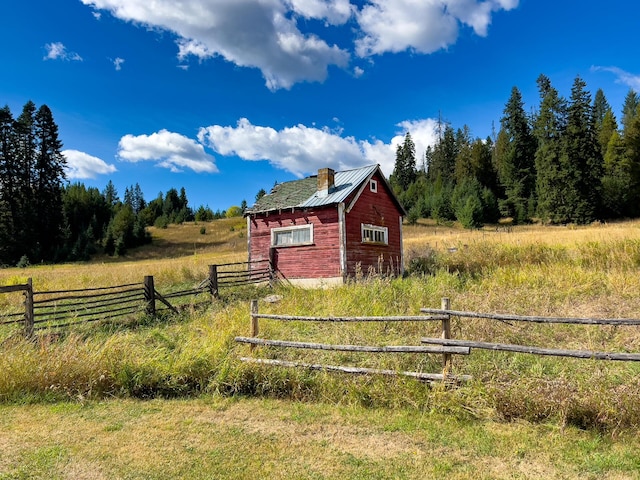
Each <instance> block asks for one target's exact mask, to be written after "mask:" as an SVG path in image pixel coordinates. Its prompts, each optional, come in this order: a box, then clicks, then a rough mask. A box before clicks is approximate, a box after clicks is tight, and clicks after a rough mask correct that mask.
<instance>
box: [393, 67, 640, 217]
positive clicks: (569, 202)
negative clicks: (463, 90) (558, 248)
mask: <svg viewBox="0 0 640 480" xmlns="http://www.w3.org/2000/svg"><path fill="white" fill-rule="evenodd" d="M537 86H538V92H539V104H538V105H537V107H536V108H535V109H533V113H531V114H527V112H526V110H525V105H524V102H523V100H522V95H521V93H520V91H519V89H518V88H517V87H513V89H512V91H511V95H510V97H509V99H508V101H507V103H506V104H505V107H504V111H503V116H502V118H501V120H500V129H499V131H498V132H497V133H494V134H493V135H492V136H490V137H488V138H486V139H481V138H475V139H474V138H472V137H471V132H470V130H469V128H468V127H467V126H463V127H462V128H458V129H457V130H455V129H454V128H453V127H452V126H451V125H448V124H445V123H443V122H442V121H439V122H438V125H437V129H436V130H437V131H436V134H437V141H436V143H435V145H434V146H433V147H428V148H427V151H426V152H425V153H424V156H423V157H422V158H421V161H420V162H419V163H418V164H417V162H416V151H415V144H414V142H413V140H412V138H411V134H410V133H407V134H406V136H405V139H404V142H403V143H402V144H401V145H398V147H397V150H396V161H395V168H394V171H393V174H392V175H391V177H390V179H389V180H390V183H391V185H392V187H393V189H394V191H395V193H396V194H397V195H398V198H399V199H400V201H401V202H402V204H403V205H404V207H405V209H406V210H407V212H408V215H407V220H408V222H409V223H415V222H417V220H418V219H419V218H423V217H429V218H433V219H435V220H437V221H439V222H446V221H453V220H457V221H459V222H460V223H461V224H462V225H463V226H464V227H466V228H477V227H480V226H481V225H483V224H485V223H495V222H497V221H498V220H499V219H501V218H509V219H511V221H512V222H513V224H522V223H527V222H532V221H540V222H542V223H547V224H567V223H573V224H587V223H591V222H593V221H597V220H607V219H618V218H633V217H638V216H639V215H640V97H639V96H638V94H637V93H636V92H635V91H633V90H630V91H629V92H628V94H627V95H626V97H625V100H624V105H623V106H622V118H621V119H620V123H618V119H617V118H616V115H615V114H614V112H613V109H612V107H611V106H610V105H609V103H608V101H607V99H606V97H605V95H604V92H603V91H602V90H598V91H597V92H596V94H595V96H594V98H593V101H592V99H591V94H590V92H589V91H588V90H587V88H586V83H585V82H584V81H583V80H582V79H581V78H580V77H576V78H575V80H574V82H573V85H572V88H571V96H570V97H569V98H568V99H566V98H565V97H563V96H562V95H561V94H560V93H559V92H558V91H557V90H556V89H555V88H554V87H553V85H552V84H551V81H550V80H549V78H548V77H546V76H545V75H540V76H539V77H538V79H537Z"/></svg>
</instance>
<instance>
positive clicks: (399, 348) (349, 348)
mask: <svg viewBox="0 0 640 480" xmlns="http://www.w3.org/2000/svg"><path fill="white" fill-rule="evenodd" d="M235 341H236V342H238V343H248V344H251V345H261V346H269V347H287V348H304V349H310V350H329V351H339V352H372V353H449V354H457V355H469V353H470V352H471V349H470V348H468V347H424V346H419V345H418V346H415V345H387V346H371V345H331V344H326V343H309V342H293V341H289V340H268V339H264V338H256V337H235Z"/></svg>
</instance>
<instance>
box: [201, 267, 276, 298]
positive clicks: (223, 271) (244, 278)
mask: <svg viewBox="0 0 640 480" xmlns="http://www.w3.org/2000/svg"><path fill="white" fill-rule="evenodd" d="M209 278H210V279H211V291H212V292H213V295H214V296H216V297H217V296H218V292H219V289H220V288H224V287H237V286H241V285H251V284H256V283H265V282H268V283H269V284H270V285H272V284H273V281H274V280H275V275H274V271H273V266H272V264H271V261H270V260H253V261H251V262H236V263H224V264H220V265H211V266H209Z"/></svg>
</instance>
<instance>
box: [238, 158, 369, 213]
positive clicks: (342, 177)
mask: <svg viewBox="0 0 640 480" xmlns="http://www.w3.org/2000/svg"><path fill="white" fill-rule="evenodd" d="M378 168H379V167H378V165H368V166H366V167H362V168H356V169H353V170H345V171H343V172H336V173H335V177H334V187H333V188H332V189H331V190H330V191H329V194H328V195H325V196H320V195H319V194H318V177H317V175H313V176H311V177H307V178H303V179H301V180H293V181H291V182H284V183H280V184H278V185H276V186H275V187H274V188H273V190H271V193H269V194H267V195H264V196H262V197H261V198H260V199H259V200H258V201H257V202H256V204H255V205H254V206H253V207H251V208H250V209H249V210H248V211H247V213H260V212H270V211H273V210H285V209H288V208H310V207H323V206H326V205H332V204H335V203H340V202H343V201H345V200H346V199H347V198H348V197H349V196H350V195H351V194H352V193H353V192H354V191H356V190H357V189H358V188H359V187H360V185H362V183H363V182H364V181H365V180H367V179H368V178H369V177H370V176H372V175H373V174H374V173H375V172H376V170H377V169H378Z"/></svg>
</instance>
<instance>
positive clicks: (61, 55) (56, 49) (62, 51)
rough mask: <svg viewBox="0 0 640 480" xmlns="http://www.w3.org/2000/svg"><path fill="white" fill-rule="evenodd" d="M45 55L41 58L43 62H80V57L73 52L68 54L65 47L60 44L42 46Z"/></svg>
mask: <svg viewBox="0 0 640 480" xmlns="http://www.w3.org/2000/svg"><path fill="white" fill-rule="evenodd" d="M44 49H45V51H46V52H47V54H46V55H45V56H44V57H43V60H72V61H75V62H81V61H82V57H81V56H80V55H78V54H77V53H75V52H69V51H68V50H67V47H65V46H64V44H63V43H61V42H53V43H47V44H46V45H45V46H44Z"/></svg>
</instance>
